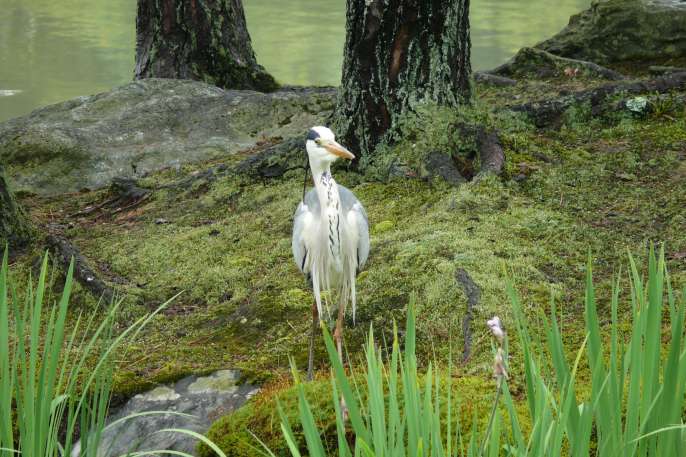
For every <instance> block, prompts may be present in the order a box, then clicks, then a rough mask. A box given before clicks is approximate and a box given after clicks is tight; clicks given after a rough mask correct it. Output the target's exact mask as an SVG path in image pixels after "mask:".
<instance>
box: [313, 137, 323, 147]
mask: <svg viewBox="0 0 686 457" xmlns="http://www.w3.org/2000/svg"><path fill="white" fill-rule="evenodd" d="M314 142H315V143H317V146H321V145H322V139H321V138H315V140H314Z"/></svg>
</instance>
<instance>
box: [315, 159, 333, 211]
mask: <svg viewBox="0 0 686 457" xmlns="http://www.w3.org/2000/svg"><path fill="white" fill-rule="evenodd" d="M312 180H313V181H314V187H315V189H317V194H318V195H319V201H320V202H321V203H322V205H321V207H322V210H323V211H325V210H326V208H327V207H332V206H333V207H337V206H338V186H337V185H336V181H335V180H334V179H333V176H332V175H331V168H330V166H329V164H325V165H320V166H319V167H315V165H313V166H312Z"/></svg>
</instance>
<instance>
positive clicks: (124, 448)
mask: <svg viewBox="0 0 686 457" xmlns="http://www.w3.org/2000/svg"><path fill="white" fill-rule="evenodd" d="M238 379H239V373H238V372H237V371H235V370H221V371H217V372H215V373H212V374H211V375H209V376H203V377H197V376H189V377H186V378H183V379H181V380H180V381H178V382H176V383H175V384H173V385H165V386H159V387H156V388H155V389H153V390H151V391H149V392H146V393H142V394H138V395H136V396H134V397H133V398H131V399H130V400H129V401H128V402H127V403H126V404H124V405H123V406H122V407H121V408H119V409H118V410H116V411H114V412H113V414H112V415H111V416H110V417H109V418H108V420H107V423H108V424H111V423H113V422H114V421H117V420H119V419H122V418H125V417H128V416H131V415H133V414H138V413H145V412H152V411H169V412H171V413H175V414H149V415H143V416H139V417H136V418H133V419H130V420H127V421H124V422H121V423H119V424H116V425H114V426H113V427H111V428H109V429H107V430H106V431H105V432H104V433H103V435H102V439H101V444H100V446H99V448H98V456H99V457H115V456H120V455H125V454H126V453H128V452H132V451H152V450H174V451H182V452H187V453H189V454H192V455H195V454H196V452H195V449H196V446H197V440H196V439H195V438H193V437H191V436H189V435H186V434H182V433H171V432H164V433H157V432H159V431H160V430H163V429H169V428H176V429H185V430H191V431H194V432H197V433H200V434H204V433H205V432H207V430H208V429H209V428H210V425H211V424H212V422H214V421H215V420H217V419H218V418H219V417H221V416H223V415H225V414H227V413H229V412H231V411H233V410H235V409H237V408H239V407H240V406H241V405H243V404H244V403H245V402H246V401H247V400H248V399H249V398H250V397H252V396H253V395H254V394H255V393H257V391H258V389H257V388H256V387H255V386H252V385H250V384H243V385H238V384H237V381H238ZM179 414H185V415H191V416H193V417H186V416H181V415H179ZM71 455H72V457H78V456H79V455H80V443H77V445H76V446H75V447H74V449H73V450H72V453H71Z"/></svg>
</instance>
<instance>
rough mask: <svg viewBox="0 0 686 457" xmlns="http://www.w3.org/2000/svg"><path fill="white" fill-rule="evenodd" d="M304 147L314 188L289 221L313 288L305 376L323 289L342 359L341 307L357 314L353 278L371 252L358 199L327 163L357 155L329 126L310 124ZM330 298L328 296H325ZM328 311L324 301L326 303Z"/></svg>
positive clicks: (297, 255)
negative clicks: (332, 298)
mask: <svg viewBox="0 0 686 457" xmlns="http://www.w3.org/2000/svg"><path fill="white" fill-rule="evenodd" d="M305 149H306V150H307V155H308V159H309V164H310V169H311V171H312V180H313V182H314V188H313V189H311V190H310V191H309V192H308V193H307V194H306V195H304V197H303V201H302V202H300V204H299V205H298V208H297V209H296V211H295V218H294V221H293V240H292V247H293V257H294V258H295V263H296V264H297V265H298V268H300V271H302V273H303V274H305V276H306V277H307V278H308V280H309V281H310V284H311V286H312V291H313V294H314V302H313V304H312V330H311V334H310V347H309V354H308V361H307V376H308V378H309V379H312V370H313V351H314V337H315V333H316V332H317V327H318V326H319V322H320V319H321V317H322V315H323V314H322V313H323V307H322V292H323V291H325V290H328V291H331V292H332V293H333V294H334V295H336V296H337V299H338V318H337V319H336V329H335V331H334V338H335V340H336V348H337V350H338V356H339V358H340V359H341V361H343V352H342V350H343V349H342V338H343V317H344V314H345V308H346V306H347V304H348V302H350V304H351V305H352V312H353V320H354V319H355V308H356V299H355V279H356V277H357V273H358V272H359V271H360V269H361V268H362V267H363V266H364V264H365V262H366V261H367V256H368V255H369V223H368V220H367V213H366V212H365V210H364V207H363V206H362V203H360V201H359V200H358V199H357V198H356V197H355V195H354V194H353V193H352V192H351V191H350V190H349V189H347V188H345V187H343V186H341V185H339V184H337V183H336V181H335V180H334V179H333V176H331V164H332V163H333V162H335V161H336V160H337V159H339V158H343V159H348V160H352V159H354V158H355V156H354V155H353V154H352V153H351V152H350V151H348V150H347V149H346V148H345V147H343V146H341V145H340V144H339V143H337V142H336V138H335V136H334V134H333V132H332V131H331V130H330V129H328V128H327V127H322V126H317V127H312V128H311V129H310V130H309V132H308V133H307V139H306V140H305ZM324 302H325V304H328V300H326V299H325V300H324ZM327 311H328V306H327Z"/></svg>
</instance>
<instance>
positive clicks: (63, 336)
mask: <svg viewBox="0 0 686 457" xmlns="http://www.w3.org/2000/svg"><path fill="white" fill-rule="evenodd" d="M7 259H8V254H7V250H5V254H4V256H3V258H2V265H1V266H0V456H2V457H12V456H15V455H17V454H18V453H20V454H21V455H22V456H27V457H57V456H64V455H65V454H69V453H70V452H71V450H72V448H73V447H74V445H75V441H76V440H77V439H78V438H80V447H79V449H80V450H79V454H80V455H81V456H85V457H90V456H93V457H96V456H97V455H99V453H98V447H99V445H100V439H101V436H102V432H103V431H104V430H105V429H106V428H107V427H106V425H105V419H106V417H107V411H108V408H109V402H110V396H111V393H112V374H113V372H114V364H113V359H112V357H113V356H114V354H115V353H117V351H119V350H120V349H121V347H122V346H123V344H124V343H125V342H128V341H131V340H132V339H134V338H135V337H136V336H137V335H138V333H139V332H140V331H141V329H142V328H143V327H144V326H145V325H146V324H147V323H148V322H149V321H150V320H151V319H152V318H153V317H154V316H155V315H156V314H157V313H158V312H159V311H160V310H161V309H162V308H163V307H165V306H166V304H167V303H165V304H163V305H162V306H160V307H159V308H158V309H157V310H156V311H155V312H152V313H148V314H147V315H145V316H143V317H141V318H140V319H138V320H137V321H135V322H134V323H133V324H131V325H130V326H128V327H127V328H126V329H125V330H124V331H123V332H121V333H119V334H118V335H115V332H114V328H115V324H116V323H115V316H116V314H117V311H118V308H119V305H120V304H121V302H118V303H116V304H114V305H113V306H111V307H110V308H109V309H106V310H105V312H104V315H103V313H102V312H101V311H102V309H96V310H94V311H93V312H92V313H91V314H90V315H84V314H80V315H79V316H78V317H77V318H76V321H75V323H74V324H73V326H72V328H68V325H67V311H68V304H69V299H70V296H71V291H72V280H73V263H72V265H70V266H69V269H68V271H67V275H66V279H65V283H64V288H63V290H62V295H61V298H60V299H59V301H58V303H57V304H56V305H55V306H54V307H51V308H48V307H46V306H45V305H46V301H47V300H48V297H49V290H48V289H47V288H46V283H47V276H48V256H47V255H45V257H44V258H43V263H42V266H41V269H40V274H39V277H38V282H37V283H36V284H33V282H32V281H31V280H29V285H28V286H27V289H26V293H25V296H24V297H19V295H18V293H17V288H16V287H15V285H14V284H13V281H12V277H11V276H10V271H9V266H8V260H7ZM100 319H101V320H100ZM98 320H100V321H99V322H98ZM148 414H149V413H148ZM170 414H174V413H173V412H171V413H170ZM135 416H136V415H132V416H129V417H127V418H124V419H120V420H119V421H122V420H130V419H134V418H135ZM163 432H174V433H181V434H189V435H191V436H193V437H194V438H196V439H198V440H200V441H202V442H203V443H205V444H206V445H207V446H208V447H209V448H212V449H214V451H215V452H216V453H217V454H218V455H220V456H222V455H223V453H222V452H221V450H220V449H219V448H217V447H216V446H215V445H214V443H212V442H211V441H209V440H208V439H207V438H205V437H203V436H200V435H197V434H195V433H194V432H191V431H188V430H177V429H174V430H156V431H154V432H153V433H163ZM159 452H162V451H151V453H159ZM131 455H134V456H135V455H138V453H136V452H134V453H132V454H131ZM178 455H182V456H186V457H190V456H187V454H184V453H179V454H178Z"/></svg>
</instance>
